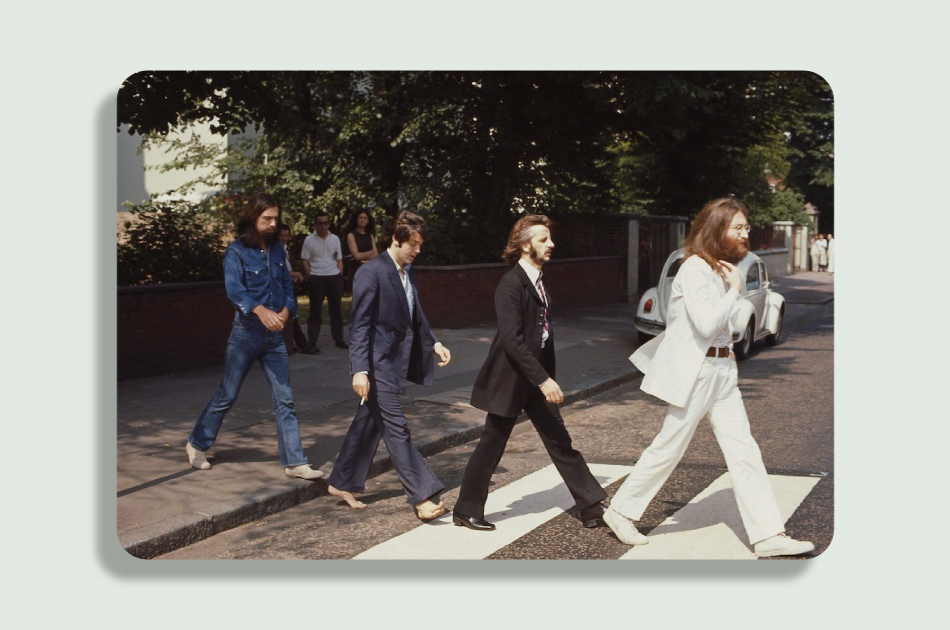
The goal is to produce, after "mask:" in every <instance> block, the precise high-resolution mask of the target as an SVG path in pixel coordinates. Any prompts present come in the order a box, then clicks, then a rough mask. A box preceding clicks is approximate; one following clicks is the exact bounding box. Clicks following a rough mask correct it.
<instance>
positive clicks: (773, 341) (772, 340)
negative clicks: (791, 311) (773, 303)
mask: <svg viewBox="0 0 950 630" xmlns="http://www.w3.org/2000/svg"><path fill="white" fill-rule="evenodd" d="M784 319H785V307H784V306H783V307H782V310H781V311H779V314H778V324H776V325H775V334H772V335H769V336H767V337H766V338H765V343H767V344H768V345H770V346H774V345H777V344H778V342H779V339H781V337H782V320H784Z"/></svg>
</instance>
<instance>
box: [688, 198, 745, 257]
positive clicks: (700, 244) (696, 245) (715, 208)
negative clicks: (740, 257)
mask: <svg viewBox="0 0 950 630" xmlns="http://www.w3.org/2000/svg"><path fill="white" fill-rule="evenodd" d="M737 212H741V213H742V214H744V215H745V217H746V220H748V219H749V211H748V210H746V208H745V206H744V205H743V204H742V202H741V201H739V200H738V199H736V198H735V197H720V198H719V199H713V200H712V201H710V202H707V203H706V205H704V206H703V208H702V210H700V211H699V214H697V215H696V218H695V219H693V224H692V225H691V226H690V228H689V234H687V235H686V242H685V243H684V245H685V247H686V256H687V257H689V256H694V255H695V256H699V257H700V258H702V259H703V260H705V261H706V262H707V263H709V266H710V267H712V268H713V269H716V268H717V264H718V263H719V260H720V259H722V258H723V257H724V256H725V253H726V249H727V246H726V232H727V231H728V230H729V224H730V223H731V222H732V217H734V216H736V213H737Z"/></svg>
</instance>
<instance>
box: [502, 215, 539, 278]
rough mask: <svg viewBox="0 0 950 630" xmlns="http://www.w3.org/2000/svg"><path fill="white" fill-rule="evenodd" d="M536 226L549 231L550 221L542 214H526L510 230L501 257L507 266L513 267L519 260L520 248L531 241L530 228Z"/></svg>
mask: <svg viewBox="0 0 950 630" xmlns="http://www.w3.org/2000/svg"><path fill="white" fill-rule="evenodd" d="M536 225H543V226H544V227H546V228H548V229H549V230H550V229H551V219H549V218H547V217H546V216H544V215H543V214H526V215H524V216H523V217H521V218H520V219H518V222H517V223H515V224H514V226H512V228H511V232H509V233H508V245H506V246H505V251H504V253H502V255H501V257H502V258H503V259H504V260H505V262H507V263H508V264H509V265H513V264H515V263H516V262H518V260H519V259H520V258H521V246H522V245H524V244H525V243H527V242H528V241H530V240H531V228H533V227H534V226H536Z"/></svg>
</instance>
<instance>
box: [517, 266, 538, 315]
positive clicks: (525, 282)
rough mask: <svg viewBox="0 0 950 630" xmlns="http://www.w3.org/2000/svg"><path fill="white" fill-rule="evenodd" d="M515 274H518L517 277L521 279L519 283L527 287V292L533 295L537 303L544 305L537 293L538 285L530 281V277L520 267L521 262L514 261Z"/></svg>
mask: <svg viewBox="0 0 950 630" xmlns="http://www.w3.org/2000/svg"><path fill="white" fill-rule="evenodd" d="M515 274H516V275H517V276H518V279H519V280H521V284H522V285H524V286H525V287H527V289H528V293H530V294H531V295H532V296H533V297H534V299H535V300H536V301H537V303H538V304H540V305H541V306H544V300H542V299H541V295H540V294H539V293H538V287H536V286H534V283H533V282H531V278H529V277H528V274H527V273H525V270H524V269H522V268H521V263H515Z"/></svg>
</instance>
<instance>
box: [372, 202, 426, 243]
mask: <svg viewBox="0 0 950 630" xmlns="http://www.w3.org/2000/svg"><path fill="white" fill-rule="evenodd" d="M367 231H369V230H368V229H367ZM413 232H415V233H416V234H418V235H419V236H421V237H422V240H423V241H425V240H428V239H429V227H428V226H427V225H426V220H425V219H423V218H422V217H420V216H419V215H418V214H416V213H415V212H409V211H408V210H401V211H400V212H399V214H397V215H396V218H395V219H393V220H392V221H390V222H389V225H387V226H386V230H385V231H384V232H383V243H385V244H386V247H389V246H390V245H391V244H392V242H393V236H395V237H396V242H397V243H399V244H400V245H402V244H403V243H405V242H406V241H408V240H409V238H410V237H411V236H412V234H413Z"/></svg>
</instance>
